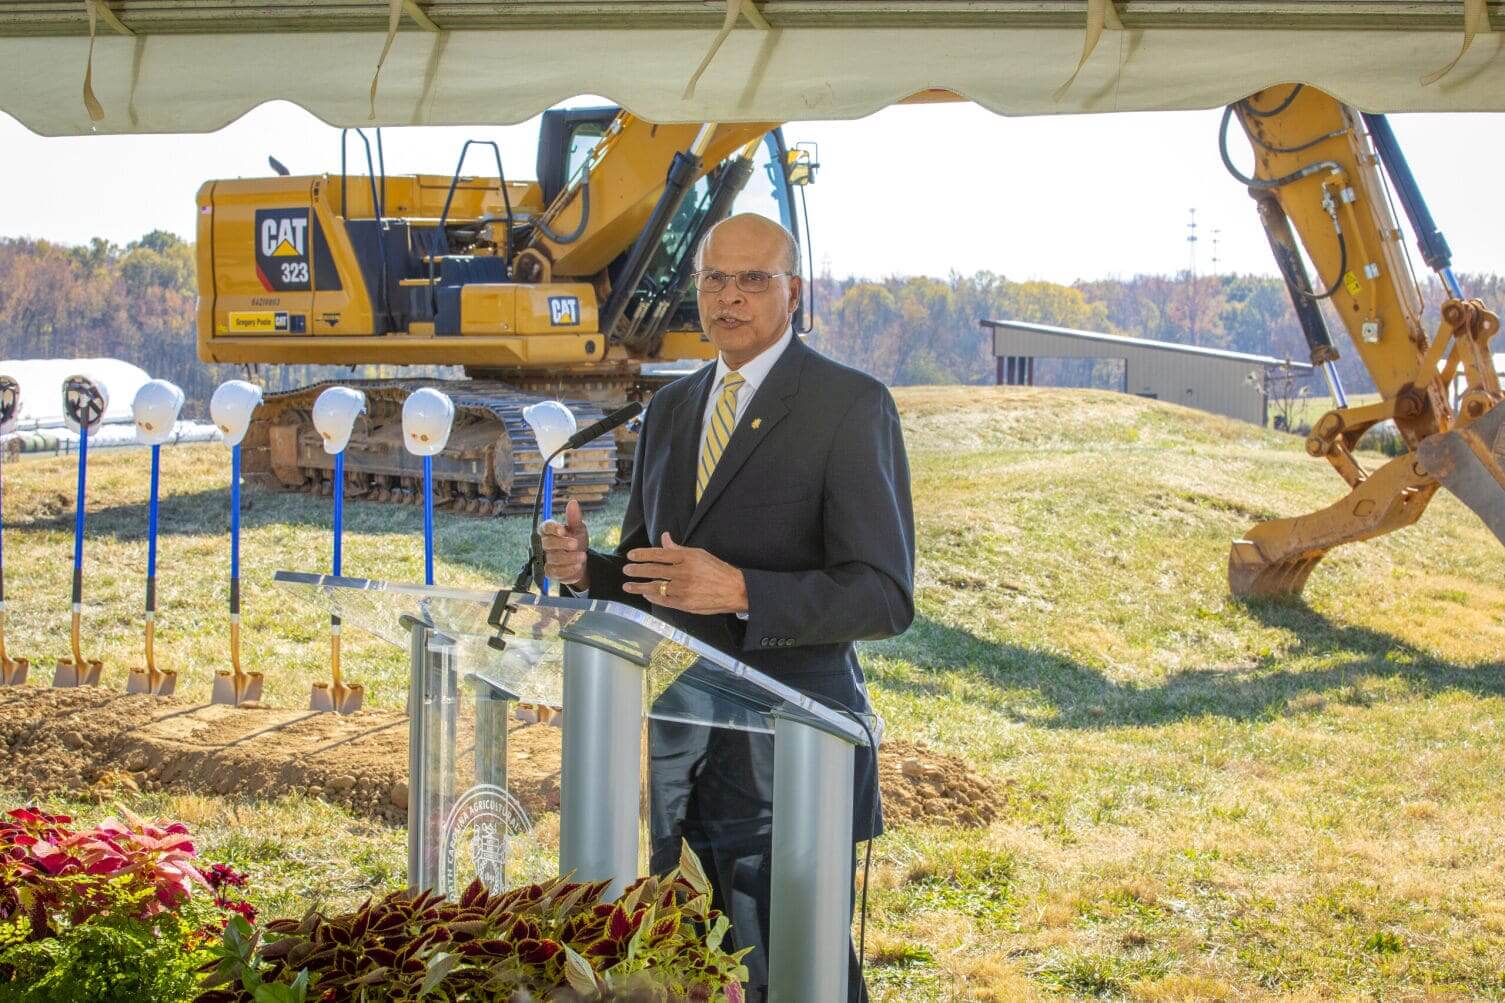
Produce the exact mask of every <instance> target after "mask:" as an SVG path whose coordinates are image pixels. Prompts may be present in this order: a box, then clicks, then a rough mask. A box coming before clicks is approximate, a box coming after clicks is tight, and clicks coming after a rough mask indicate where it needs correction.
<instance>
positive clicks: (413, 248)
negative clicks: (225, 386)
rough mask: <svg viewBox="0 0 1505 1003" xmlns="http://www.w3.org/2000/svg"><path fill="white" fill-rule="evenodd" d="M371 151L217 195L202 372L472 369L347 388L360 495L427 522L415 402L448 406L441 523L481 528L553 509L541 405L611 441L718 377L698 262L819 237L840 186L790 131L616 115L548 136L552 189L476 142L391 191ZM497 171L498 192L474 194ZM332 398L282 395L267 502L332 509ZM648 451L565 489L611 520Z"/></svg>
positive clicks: (566, 483) (275, 402)
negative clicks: (697, 367)
mask: <svg viewBox="0 0 1505 1003" xmlns="http://www.w3.org/2000/svg"><path fill="white" fill-rule="evenodd" d="M350 133H351V130H346V131H345V132H344V133H342V134H341V146H342V150H341V172H340V174H339V175H338V176H334V175H329V174H324V175H315V176H291V175H286V174H283V173H282V171H283V170H285V169H280V164H277V163H275V162H274V163H273V167H274V169H278V170H279V174H278V176H276V177H270V178H259V179H248V180H234V181H210V182H208V183H206V184H204V185H203V186H202V188H201V189H200V190H199V193H198V209H199V215H198V276H199V295H200V298H199V310H198V339H199V340H198V345H199V355H200V357H201V358H202V359H204V360H205V361H212V362H228V363H243V364H258V363H276V364H299V365H306V364H333V365H357V364H389V365H424V366H455V365H461V366H464V368H465V375H466V378H465V379H461V380H447V381H445V380H354V381H343V382H345V383H347V384H348V385H352V386H355V387H357V388H359V389H361V390H363V391H364V392H365V394H366V397H367V414H366V416H365V419H364V421H363V423H362V424H361V425H360V426H359V427H358V428H357V430H356V434H355V435H354V436H353V438H352V439H351V442H350V445H349V446H348V447H347V453H346V466H345V471H346V479H347V484H346V493H347V496H349V497H362V498H366V499H370V500H376V501H389V502H399V503H401V502H416V501H417V500H418V498H419V492H418V491H417V490H416V485H417V483H418V478H419V476H420V468H419V467H418V461H417V459H416V458H414V457H412V456H410V455H409V454H408V453H407V452H406V450H404V449H403V447H402V441H401V436H400V431H401V412H402V403H403V400H404V399H405V398H406V397H407V395H408V394H409V393H411V392H412V391H413V390H415V389H417V388H419V387H421V386H437V387H439V388H440V389H443V390H444V391H446V392H447V393H448V394H449V395H450V396H451V397H452V398H453V399H454V403H455V407H456V417H455V426H454V432H453V434H452V435H451V437H450V440H449V444H448V446H447V448H446V449H445V451H444V452H443V454H441V455H440V456H438V457H435V462H434V481H435V504H436V506H438V507H442V508H448V509H449V510H450V511H454V512H461V513H468V514H474V515H501V514H504V513H510V512H519V511H526V510H528V509H529V507H530V506H531V505H532V503H533V499H534V497H535V495H536V493H537V491H538V486H539V482H540V478H541V474H542V470H543V463H542V461H543V457H542V456H540V455H539V452H538V446H537V443H536V442H535V441H534V438H533V434H532V431H531V430H530V429H529V427H528V425H527V423H526V422H524V421H523V419H522V409H523V407H525V406H526V405H527V404H528V403H530V402H532V401H534V400H537V399H539V398H540V396H548V397H560V398H563V399H564V400H565V401H566V402H567V403H569V404H570V406H571V407H572V409H573V410H574V411H575V413H576V416H577V419H578V420H580V421H581V422H582V423H585V422H589V421H593V420H595V419H597V418H599V417H601V415H602V410H603V409H611V408H614V407H617V406H620V405H621V404H624V403H626V402H628V401H629V400H639V401H643V402H646V400H647V398H648V397H649V396H650V395H651V394H652V392H653V391H654V389H656V388H657V387H658V386H661V385H662V384H663V383H665V382H667V381H668V380H669V379H672V378H673V375H674V374H672V373H666V372H661V371H656V367H661V366H666V365H667V364H670V363H672V362H674V361H677V360H684V359H704V358H709V357H711V356H712V354H713V349H712V347H711V345H710V343H709V341H708V340H707V339H706V338H705V337H704V335H703V334H702V333H701V331H700V328H699V325H698V320H697V317H696V314H695V310H694V297H693V296H692V295H689V293H690V290H691V288H692V275H691V272H692V270H693V268H694V263H693V251H694V248H695V246H696V244H697V242H698V241H699V239H700V237H701V235H703V234H704V233H705V231H706V230H707V229H708V228H709V227H710V226H711V225H713V224H714V223H716V222H717V221H718V220H720V219H722V218H724V217H725V216H727V215H728V214H729V213H730V212H731V211H732V210H733V208H734V207H735V208H738V209H747V208H752V209H756V210H761V211H765V212H767V213H768V214H769V215H772V216H775V217H776V218H779V219H780V220H781V221H782V222H783V223H784V224H785V225H786V226H788V227H789V228H790V229H791V230H792V231H793V232H794V233H796V234H799V233H801V230H802V228H801V227H800V225H799V220H798V219H797V218H796V202H795V193H796V189H798V188H800V187H801V186H803V185H806V184H809V183H810V182H811V181H813V179H814V175H815V171H816V168H817V166H818V164H816V162H815V160H814V158H813V156H812V153H811V151H810V150H806V149H793V150H791V149H789V148H788V147H787V146H786V144H785V142H784V139H783V135H782V132H781V131H780V130H779V129H778V128H777V127H776V126H774V125H772V124H766V123H765V124H743V125H716V124H703V125H699V126H696V125H675V126H656V125H654V124H652V123H650V122H646V121H644V120H642V119H639V118H636V117H634V116H633V115H631V114H628V113H626V112H622V111H620V110H618V109H616V108H612V107H604V108H575V109H565V110H555V111H550V112H547V113H545V115H544V116H543V118H542V122H541V126H540V139H539V148H538V149H539V153H538V165H537V166H538V172H537V173H538V177H537V179H536V180H532V181H518V180H515V179H513V180H509V179H508V178H507V177H506V175H505V173H504V171H503V164H502V158H501V153H500V150H499V148H498V147H497V145H496V144H495V143H493V142H486V141H474V140H472V141H469V142H467V143H465V144H464V146H463V147H462V149H461V152H460V161H459V164H458V165H457V166H456V168H455V172H454V174H453V175H452V176H450V177H441V176H434V175H407V176H388V175H387V174H386V171H385V167H384V161H385V158H384V155H383V153H382V149H381V137H380V133H379V132H378V133H377V134H376V149H375V153H374V155H373V151H372V145H371V141H370V137H368V136H367V135H366V134H365V133H363V132H361V131H360V130H355V131H354V133H355V134H354V138H355V139H357V140H359V141H360V145H358V146H357V147H356V149H360V148H361V146H364V152H365V160H366V167H367V170H366V173H365V175H352V174H350V173H349V172H348V170H347V169H346V168H347V166H348V161H347V158H346V153H347V150H348V149H349V148H350V144H349V142H348V141H349V139H350V138H351V135H350ZM473 153H474V154H479V155H480V156H481V157H483V158H484V159H485V160H486V161H487V163H486V166H487V167H494V168H495V175H494V176H484V177H475V176H470V175H466V174H464V173H463V172H464V170H465V167H466V160H467V155H469V154H473ZM487 154H489V156H487ZM759 164H761V166H762V168H763V171H762V177H761V179H760V181H759V184H758V186H757V188H756V189H754V188H753V187H751V186H750V182H751V181H752V179H753V178H754V177H755V176H756V175H757V168H758V166H759ZM765 186H766V187H765ZM739 199H740V200H741V201H739ZM749 200H751V203H752V204H749ZM760 200H761V204H759V202H760ZM799 204H800V206H801V207H803V204H804V202H803V197H802V193H801V199H800V203H799ZM804 244H805V247H806V252H807V256H808V254H809V243H808V240H807V241H804ZM801 313H802V316H801V318H800V320H799V326H800V328H801V331H802V333H803V331H804V330H807V327H806V326H805V324H804V318H805V317H807V316H808V311H806V310H805V309H804V307H803V305H802V310H801ZM323 387H324V385H323V384H319V385H315V386H310V387H305V388H301V389H298V390H294V391H290V392H286V393H278V394H270V395H268V396H267V398H266V399H265V403H263V405H262V406H261V407H260V408H259V409H258V410H257V414H256V420H255V423H254V424H253V426H252V428H251V430H250V432H249V434H248V435H247V437H246V439H245V442H244V444H243V450H244V460H245V469H246V473H247V478H248V479H249V480H252V481H254V482H257V483H260V484H262V485H264V486H270V487H275V488H282V489H286V490H304V491H314V492H319V493H324V494H328V493H329V492H330V491H331V490H332V485H331V484H330V478H331V477H332V463H331V460H330V458H329V457H328V456H327V455H326V454H325V453H324V451H323V449H322V447H321V446H320V439H319V436H318V433H317V432H316V431H315V430H314V428H313V424H312V418H311V414H312V408H313V402H314V399H315V398H316V397H317V396H318V394H319V392H320V391H321V390H322V389H323ZM633 434H634V433H632V432H631V431H629V430H623V431H621V432H620V433H619V436H618V438H616V439H615V440H607V441H605V442H604V443H602V442H598V443H596V444H594V445H592V446H590V447H586V448H582V449H579V450H575V451H574V452H572V453H571V454H569V455H568V456H567V458H566V460H565V466H564V468H563V470H562V471H560V472H559V473H558V476H557V478H556V483H557V485H558V488H557V490H556V498H558V499H559V500H560V502H561V504H562V501H563V500H564V499H566V498H575V499H578V500H579V501H581V502H582V503H584V504H586V505H592V504H598V503H600V502H601V501H602V500H603V499H604V498H605V496H606V494H607V492H608V491H609V490H610V489H611V487H612V485H613V484H614V483H615V482H616V480H617V479H618V477H619V476H620V475H621V474H622V473H624V472H625V468H626V465H627V463H629V462H630V457H631V455H632V448H631V447H632V435H633Z"/></svg>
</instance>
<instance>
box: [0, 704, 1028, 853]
mask: <svg viewBox="0 0 1505 1003" xmlns="http://www.w3.org/2000/svg"><path fill="white" fill-rule="evenodd" d="M470 741H471V739H470V736H469V735H468V734H466V733H464V732H463V731H462V733H461V736H460V742H461V746H462V748H463V749H468V748H470ZM0 743H3V747H0V788H5V789H7V790H14V791H21V792H25V793H28V794H31V793H37V794H47V793H57V794H70V795H75V796H77V795H88V794H96V795H98V796H100V797H111V796H115V795H117V794H118V793H119V792H121V791H122V790H123V791H126V792H129V791H154V790H172V791H191V792H195V793H203V794H214V795H221V796H229V795H232V794H233V795H236V796H241V797H275V796H278V795H281V794H288V793H300V794H308V795H311V796H314V797H319V798H322V799H324V800H326V801H330V802H333V803H336V804H340V805H343V806H345V807H346V808H349V809H351V810H352V811H355V812H357V813H359V814H362V815H366V816H370V817H374V818H380V819H384V820H386V821H389V822H402V821H404V820H405V819H406V817H407V816H406V812H407V791H408V786H407V781H408V719H407V717H406V716H405V715H402V714H398V713H395V712H392V711H362V712H361V713H359V714H352V715H349V716H340V715H334V714H315V713H311V712H309V711H296V710H285V709H273V708H234V707H223V706H213V705H204V704H192V703H188V702H186V701H178V700H172V699H162V698H154V697H149V696H143V695H139V694H137V695H130V694H126V693H121V692H118V691H113V690H107V689H103V688H81V689H61V690H54V689H50V688H45V687H41V686H19V687H14V688H9V689H0ZM508 747H509V755H508V780H507V785H508V787H509V789H511V790H512V792H513V794H514V795H515V796H516V797H517V798H518V799H519V800H520V801H521V802H522V804H523V807H524V809H525V810H526V811H527V812H528V813H529V814H530V815H532V816H534V817H537V816H538V815H539V814H541V813H543V812H549V811H558V809H559V761H560V732H559V730H558V729H557V728H552V727H550V726H548V725H540V724H525V723H523V722H513V723H512V727H511V731H510V733H509V737H508ZM879 760H880V766H879V773H880V777H881V780H882V785H883V801H884V816H885V818H886V819H887V820H888V822H889V824H890V825H913V824H944V825H959V826H982V825H986V824H987V823H988V822H990V821H992V819H993V818H994V817H995V816H996V815H997V814H998V812H999V811H1000V810H1001V809H1002V806H1003V798H1002V795H1001V793H1000V792H999V791H998V790H996V789H995V788H994V787H993V786H992V785H991V784H990V783H989V782H988V781H986V780H985V779H983V778H981V777H979V776H978V775H977V774H976V773H974V772H973V771H972V770H971V768H970V767H969V766H968V765H967V764H966V763H965V762H964V761H962V760H960V759H956V758H954V757H951V756H944V755H941V754H939V753H936V752H933V751H931V750H929V749H927V748H925V747H924V746H923V745H917V744H915V743H912V742H905V741H901V740H890V741H886V742H884V745H883V750H882V753H881V755H880V756H879Z"/></svg>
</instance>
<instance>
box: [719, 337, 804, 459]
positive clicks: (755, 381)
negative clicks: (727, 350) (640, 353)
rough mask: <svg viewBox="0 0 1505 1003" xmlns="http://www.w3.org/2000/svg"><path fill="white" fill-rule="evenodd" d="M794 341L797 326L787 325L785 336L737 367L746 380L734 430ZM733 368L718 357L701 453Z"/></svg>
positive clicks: (739, 401) (740, 396) (740, 388)
mask: <svg viewBox="0 0 1505 1003" xmlns="http://www.w3.org/2000/svg"><path fill="white" fill-rule="evenodd" d="M793 340H794V328H793V327H792V326H791V327H786V328H785V329H784V336H783V337H782V338H780V339H779V340H778V341H776V342H774V343H773V344H772V345H769V346H768V347H767V348H765V349H764V350H763V351H761V352H759V353H758V354H757V355H756V356H754V357H753V358H751V359H749V360H747V361H746V362H744V363H743V364H742V368H741V369H738V370H737V372H738V373H739V374H741V376H742V379H744V380H745V381H746V382H745V383H743V384H742V385H741V386H739V387H738V388H737V414H736V416H735V417H734V418H733V419H732V428H731V430H732V431H733V432H735V431H736V430H737V423H738V422H740V421H741V420H742V416H743V415H744V414H746V413H747V406H748V405H749V404H751V403H752V399H753V395H754V394H756V393H757V392H758V387H760V386H762V385H763V381H764V380H766V379H768V371H769V370H770V369H772V368H773V364H774V363H775V362H778V361H779V356H781V355H783V354H784V349H786V348H788V347H789V342H791V341H793ZM731 371H732V368H731V367H730V366H728V365H727V364H726V358H725V357H724V356H720V355H718V356H716V374H715V375H714V376H713V377H711V395H710V397H709V398H708V399H707V400H706V402H705V414H703V415H701V416H700V439H699V440H698V441H697V442H696V444H695V450H696V455H697V456H699V454H700V451H701V450H704V449H705V434H706V429H707V428H708V427H710V424H711V415H713V414H715V413H716V405H717V404H719V403H720V402H721V381H722V380H723V379H725V378H726V374H727V373H729V372H731Z"/></svg>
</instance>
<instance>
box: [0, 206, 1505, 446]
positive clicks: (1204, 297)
mask: <svg viewBox="0 0 1505 1003" xmlns="http://www.w3.org/2000/svg"><path fill="white" fill-rule="evenodd" d="M1461 281H1462V284H1463V287H1464V289H1465V291H1466V292H1467V293H1468V295H1470V296H1476V297H1479V298H1480V299H1483V300H1484V301H1485V302H1486V303H1488V304H1492V305H1496V308H1498V305H1500V304H1502V302H1505V276H1499V275H1492V274H1485V275H1464V276H1462V277H1461ZM813 285H814V294H815V300H816V309H815V314H814V323H813V329H812V331H811V333H810V340H811V342H812V344H814V345H815V346H816V347H818V348H820V349H821V350H822V351H824V352H826V353H827V354H829V355H832V356H833V357H835V358H837V359H839V360H841V361H843V362H846V363H848V364H849V365H853V366H856V367H857V368H859V369H862V370H864V371H866V372H869V373H872V374H873V375H874V376H877V377H878V378H880V379H882V380H884V381H885V382H887V383H889V384H892V385H902V384H919V383H931V384H949V383H962V384H984V383H991V382H992V381H993V378H994V360H993V354H992V346H991V344H990V342H989V338H988V336H987V331H986V330H985V329H984V328H982V327H981V326H979V322H980V321H981V320H984V319H990V320H1022V321H1029V322H1034V323H1040V324H1051V325H1054V326H1058V327H1069V328H1076V329H1080V330H1086V331H1105V332H1109V333H1113V334H1121V335H1128V336H1131V337H1136V338H1148V339H1153V340H1158V341H1170V342H1177V343H1180V344H1186V345H1198V346H1202V347H1207V348H1221V349H1228V350H1231V351H1237V352H1247V353H1250V354H1255V355H1268V356H1273V357H1275V358H1279V359H1292V360H1296V361H1306V360H1307V358H1308V352H1307V348H1306V343H1305V341H1304V339H1303V338H1302V334H1301V328H1300V326H1299V324H1298V323H1297V320H1296V315H1295V311H1294V310H1293V309H1292V306H1291V301H1290V298H1289V296H1288V295H1287V294H1286V290H1285V287H1284V285H1283V284H1282V283H1281V281H1280V280H1279V279H1278V278H1275V277H1273V276H1264V275H1202V276H1194V275H1191V274H1189V273H1182V274H1180V275H1173V276H1166V275H1135V276H1132V277H1130V278H1109V279H1093V280H1084V281H1078V282H1076V283H1073V284H1071V285H1061V284H1057V283H1053V282H1039V281H1022V282H1021V281H1014V280H1011V279H1008V278H1006V277H1004V276H1001V275H996V274H994V273H991V272H978V273H976V274H974V275H959V274H954V273H953V274H952V275H950V276H948V277H946V278H944V279H942V278H934V277H930V276H922V275H911V276H892V277H888V278H884V279H880V280H869V279H862V278H850V277H849V278H833V277H832V276H830V275H829V274H827V275H822V276H820V277H819V278H817V279H816V281H815V282H814V283H813ZM1422 290H1423V298H1424V302H1425V312H1424V323H1425V325H1426V328H1427V330H1428V332H1429V333H1430V332H1432V331H1434V330H1435V328H1436V325H1437V321H1438V306H1439V304H1440V303H1441V302H1442V300H1443V299H1444V294H1443V290H1442V288H1441V286H1440V284H1439V283H1438V282H1437V281H1436V279H1435V278H1432V277H1431V276H1427V277H1425V280H1424V282H1423V284H1422ZM196 298H197V289H196V285H195V279H194V251H193V245H192V244H191V243H189V242H187V241H185V240H183V239H182V238H180V237H178V236H176V235H174V234H171V233H168V232H165V231H161V230H158V231H153V232H152V233H148V234H146V235H145V236H143V237H142V238H141V239H140V240H136V241H132V242H131V243H129V244H126V245H124V246H119V245H116V244H112V243H110V242H108V241H105V240H101V239H98V238H96V239H95V240H93V241H91V242H90V243H89V244H87V245H84V246H71V245H64V244H56V243H52V242H49V241H45V240H33V239H29V238H19V239H0V356H3V357H5V358H86V357H93V356H112V357H116V358H121V359H125V360H126V361H128V362H133V363H135V364H136V365H138V366H141V367H142V368H143V369H145V370H146V371H147V372H149V373H151V374H152V375H153V376H158V377H162V378H165V379H170V380H172V381H173V382H175V383H177V384H178V385H179V386H181V387H182V388H183V390H184V392H185V393H186V394H187V396H188V400H189V402H190V403H189V410H188V411H187V414H188V415H190V416H196V417H202V416H203V415H204V408H205V407H206V405H207V401H208V399H209V396H210V394H211V393H212V392H213V390H214V387H215V386H216V385H218V383H220V382H221V381H223V380H225V379H230V378H233V377H243V376H245V375H247V373H246V371H245V369H244V367H241V366H228V365H208V364H205V363H201V362H200V361H199V360H198V354H197V346H196V336H195V326H194V324H195V305H196ZM1324 309H1325V310H1326V312H1327V314H1328V326H1329V329H1330V330H1331V332H1332V335H1333V340H1334V342H1335V344H1336V345H1337V346H1338V349H1339V351H1340V353H1341V356H1342V357H1341V359H1340V361H1339V364H1338V368H1339V372H1340V373H1341V375H1342V378H1343V381H1344V384H1345V386H1346V387H1347V388H1348V390H1349V391H1350V392H1353V393H1363V392H1366V391H1370V390H1372V389H1373V385H1372V384H1371V383H1370V381H1369V378H1368V376H1367V374H1366V373H1365V372H1364V369H1363V366H1362V365H1361V364H1360V363H1359V361H1358V359H1357V356H1356V353H1355V352H1354V351H1353V348H1352V345H1351V344H1350V343H1349V342H1348V339H1347V338H1346V336H1345V335H1344V333H1343V331H1344V329H1343V326H1342V324H1341V323H1339V321H1338V319H1337V317H1336V315H1334V314H1333V312H1332V310H1331V308H1330V307H1329V306H1327V305H1326V304H1324ZM1502 347H1505V346H1502ZM362 370H363V371H361V372H359V373H357V374H356V375H362V376H367V375H369V376H381V375H395V372H394V371H390V370H391V367H387V368H386V369H379V368H377V367H362ZM351 372H352V371H351V369H350V368H348V367H328V366H268V367H263V368H262V369H261V370H260V371H259V372H257V373H254V374H251V375H253V376H255V377H256V378H258V379H260V380H261V381H262V382H263V383H264V384H265V385H267V387H268V389H272V390H276V389H283V388H288V387H293V386H299V385H303V384H306V383H311V382H316V381H318V380H320V379H332V378H337V377H340V376H344V377H347V378H348V377H349V376H350V375H351ZM1036 382H1038V383H1055V384H1063V385H1100V386H1116V383H1115V382H1114V370H1113V366H1112V364H1111V363H1096V364H1095V363H1094V362H1093V361H1092V360H1080V361H1061V362H1058V363H1045V362H1043V361H1042V363H1041V364H1040V365H1038V366H1037V368H1036ZM1313 390H1314V392H1317V391H1318V390H1319V388H1318V387H1316V386H1314V387H1313Z"/></svg>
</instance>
